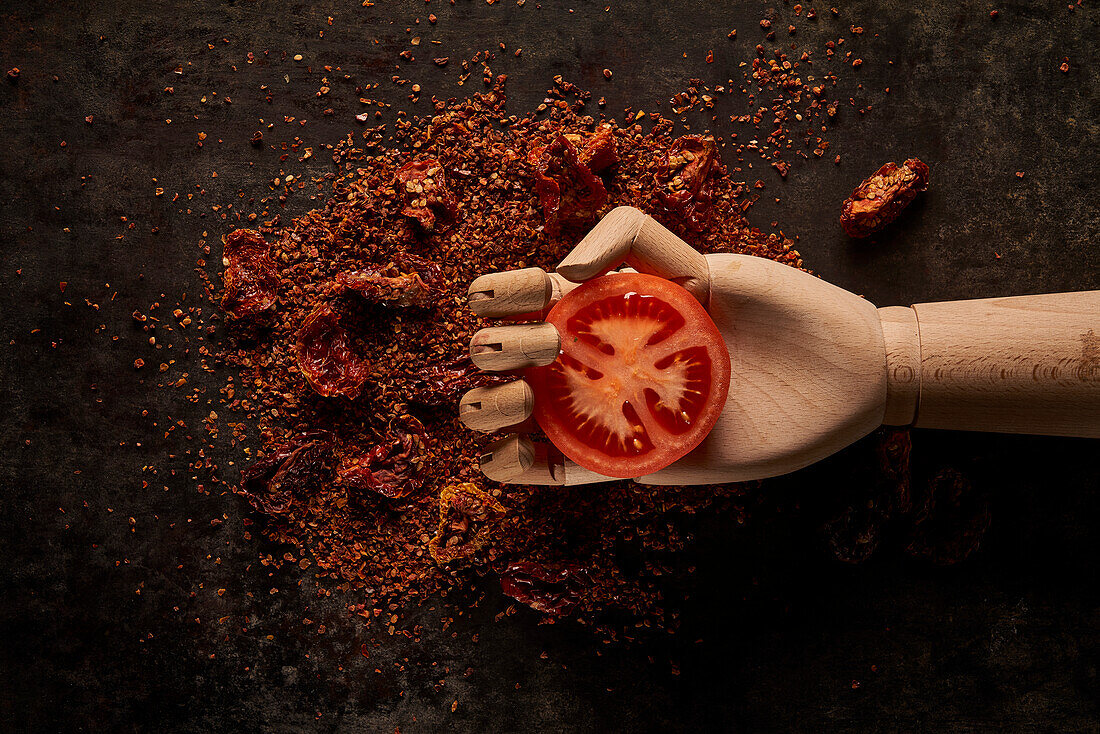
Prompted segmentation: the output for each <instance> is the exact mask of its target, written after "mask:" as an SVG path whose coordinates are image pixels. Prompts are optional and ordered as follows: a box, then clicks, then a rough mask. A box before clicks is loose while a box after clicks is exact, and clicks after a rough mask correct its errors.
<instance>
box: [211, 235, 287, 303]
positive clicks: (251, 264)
mask: <svg viewBox="0 0 1100 734" xmlns="http://www.w3.org/2000/svg"><path fill="white" fill-rule="evenodd" d="M222 265H224V266H225V274H224V275H223V276H222V278H223V282H224V284H225V292H224V294H223V295H222V309H223V310H224V311H225V312H226V313H227V314H229V315H230V316H232V317H234V318H238V319H243V318H246V317H249V316H254V315H256V314H258V313H261V312H263V311H266V310H267V309H269V308H271V306H272V305H273V304H274V303H275V296H276V291H277V289H278V286H279V274H278V272H276V270H275V265H274V264H273V263H272V262H271V258H270V254H269V248H268V246H267V242H265V241H264V238H263V237H262V236H261V235H260V233H259V232H256V231H254V230H251V229H238V230H235V231H233V232H230V233H229V234H228V235H227V236H226V238H225V248H224V250H223V251H222Z"/></svg>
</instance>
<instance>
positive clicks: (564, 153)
mask: <svg viewBox="0 0 1100 734" xmlns="http://www.w3.org/2000/svg"><path fill="white" fill-rule="evenodd" d="M527 160H528V163H530V164H531V165H533V166H534V167H535V192H536V193H537V194H538V195H539V201H540V202H541V203H542V213H543V216H544V217H545V219H546V225H547V227H549V228H550V229H551V230H556V229H558V228H560V227H561V226H564V225H572V224H582V223H584V222H586V221H588V220H590V219H591V218H592V217H594V216H595V215H596V212H597V211H598V210H599V208H600V207H601V206H603V205H604V204H605V203H606V202H607V189H606V188H605V187H604V185H603V181H601V180H600V179H599V177H598V176H596V175H595V174H594V173H592V171H591V170H590V169H589V168H588V166H586V165H585V164H584V163H582V162H581V160H580V155H579V154H578V153H577V149H576V148H575V147H574V146H573V144H572V143H571V142H569V139H568V138H566V137H565V136H564V135H562V134H561V133H558V134H557V135H556V136H555V137H554V139H553V140H552V141H550V144H549V145H545V146H538V147H535V148H533V149H532V150H531V152H530V154H529V155H528V157H527Z"/></svg>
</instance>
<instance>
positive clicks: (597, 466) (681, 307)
mask: <svg viewBox="0 0 1100 734" xmlns="http://www.w3.org/2000/svg"><path fill="white" fill-rule="evenodd" d="M546 320H547V321H548V322H550V323H551V324H553V325H554V326H555V327H557V329H558V333H559V334H561V353H560V354H559V355H558V359H557V361H555V362H554V363H553V364H550V365H547V366H546V367H539V368H536V369H532V370H529V371H528V374H527V378H528V381H529V382H530V383H531V384H532V387H533V388H534V391H535V418H536V420H537V421H538V423H539V425H540V426H541V427H542V430H543V431H544V432H545V433H546V435H547V437H548V438H549V439H550V441H551V442H552V443H553V444H554V445H555V446H556V447H557V448H558V449H559V450H560V451H561V452H562V453H563V454H565V455H566V456H567V457H569V458H570V459H572V460H573V461H575V462H576V463H577V464H580V465H581V466H583V467H584V468H586V469H589V470H591V471H594V472H597V473H599V474H603V475H605V476H612V477H640V476H643V475H645V474H651V473H653V472H655V471H657V470H659V469H663V468H664V467H666V466H668V465H669V464H671V463H673V462H674V461H676V460H677V459H679V458H681V457H683V456H684V455H685V454H687V453H688V452H690V451H691V450H692V449H693V448H695V447H696V446H698V445H699V444H700V442H702V440H703V439H704V438H705V437H706V435H707V434H708V433H709V432H710V429H711V428H713V427H714V424H715V422H717V420H718V416H719V415H720V414H721V413H722V406H723V405H725V402H726V395H727V394H728V392H729V385H730V356H729V351H728V350H727V349H726V344H725V341H724V340H723V339H722V335H721V334H720V333H718V329H717V327H715V325H714V322H713V321H711V318H710V316H709V315H708V314H707V312H706V309H704V308H703V307H702V306H701V305H699V302H698V301H696V300H695V298H694V297H692V295H691V294H690V293H688V292H687V291H686V290H684V289H683V288H681V287H680V286H678V285H676V284H675V283H672V282H671V281H668V280H665V279H664V278H658V277H656V276H653V275H643V274H641V273H626V274H611V275H605V276H602V277H600V278H596V279H594V280H590V281H588V282H587V283H585V284H583V285H581V286H580V287H578V288H577V289H576V290H574V291H572V292H570V293H568V294H566V296H565V297H564V298H562V299H561V301H560V302H559V303H558V304H557V305H556V306H554V308H553V309H551V310H550V313H549V314H548V315H547V317H546Z"/></svg>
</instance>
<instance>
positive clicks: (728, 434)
mask: <svg viewBox="0 0 1100 734" xmlns="http://www.w3.org/2000/svg"><path fill="white" fill-rule="evenodd" d="M624 262H625V263H627V264H628V265H630V266H632V267H633V268H635V269H636V270H638V271H641V272H646V273H650V274H653V275H659V276H661V277H665V278H668V279H670V280H672V281H674V282H677V283H679V284H680V285H682V286H683V287H684V288H686V289H687V290H688V291H689V292H690V293H691V294H692V295H694V296H695V297H696V298H697V299H698V300H699V301H700V302H701V303H703V304H704V305H705V306H707V308H708V310H709V312H710V314H711V317H712V318H713V319H714V322H715V324H716V325H717V326H718V329H719V331H720V332H721V333H722V336H723V338H724V339H725V342H726V346H727V348H728V349H729V352H730V359H731V363H732V368H733V369H732V378H731V385H730V390H729V397H728V399H727V402H726V405H725V408H724V410H723V412H722V415H721V417H720V418H719V420H718V422H717V424H716V425H715V426H714V428H713V429H712V430H711V432H710V434H709V435H708V436H707V438H706V439H704V441H703V443H702V444H700V445H699V447H698V448H696V449H695V450H694V451H692V452H691V453H690V454H688V455H687V456H685V457H684V458H683V459H680V460H679V461H677V462H676V463H674V464H672V465H671V466H669V467H667V468H665V469H662V470H661V471H659V472H656V473H654V474H651V475H648V476H644V477H639V478H638V479H639V481H642V482H645V483H649V484H710V483H720V482H730V481H745V480H751V479H760V478H764V477H769V476H774V475H777V474H783V473H786V472H790V471H794V470H796V469H799V468H801V467H804V466H806V465H808V464H811V463H813V462H815V461H818V460H819V459H822V458H824V457H826V456H828V455H830V454H832V453H834V452H836V451H838V450H839V449H841V448H843V447H845V446H847V445H848V444H850V443H852V442H854V441H856V440H857V439H859V438H860V437H862V436H864V435H866V434H867V433H869V432H871V431H872V430H874V429H875V428H877V427H878V426H880V425H882V424H883V423H886V424H889V425H910V424H915V425H917V426H927V427H933V428H955V429H963V430H988V431H1007V432H1018V433H1045V434H1056V435H1067V436H1090V437H1100V291H1087V292H1082V293H1063V294H1052V295H1044V296H1023V297H1016V298H997V299H984V300H975V301H956V302H950V303H936V304H922V305H917V306H914V307H897V306H894V307H888V308H881V309H879V308H876V307H875V306H874V305H873V304H871V303H870V302H868V301H866V300H864V299H862V298H860V297H859V296H857V295H855V294H853V293H849V292H848V291H845V290H843V289H841V288H838V287H836V286H834V285H831V284H829V283H827V282H825V281H823V280H821V279H819V278H816V277H814V276H812V275H809V274H807V273H804V272H802V271H800V270H797V269H795V268H791V267H788V266H786V265H782V264H779V263H776V262H773V261H771V260H766V259H763V258H758V257H752V256H748V255H732V254H717V255H707V256H705V257H704V256H703V255H702V254H700V253H699V252H697V251H696V250H694V249H693V248H692V247H691V246H690V245H688V244H687V243H685V242H683V241H682V240H680V239H679V238H678V237H676V236H675V235H674V234H672V233H671V232H669V231H668V230H667V229H665V228H664V227H663V226H661V225H660V224H659V223H657V222H656V221H655V220H653V219H652V218H650V217H648V216H647V215H645V214H644V213H643V212H641V211H639V210H637V209H633V208H630V207H619V208H617V209H615V210H613V211H611V212H610V213H609V214H608V215H607V216H605V217H604V218H603V219H602V220H601V221H600V222H599V223H598V224H597V225H596V226H595V227H594V228H593V229H592V231H591V232H589V233H588V235H587V236H585V238H584V239H583V240H582V241H581V242H580V244H578V245H577V247H576V248H575V249H574V250H573V251H572V252H571V253H570V254H569V255H568V256H567V257H566V258H565V260H563V261H562V263H561V264H560V265H559V266H558V268H557V272H556V273H554V274H547V273H544V272H543V271H541V270H539V269H537V268H528V269H525V270H518V271H510V272H504V273H494V274H491V275H485V276H482V277H480V278H478V279H476V280H475V281H474V282H473V284H471V286H470V307H471V309H473V311H474V312H475V313H477V314H479V315H482V316H487V317H512V318H515V317H516V316H521V315H525V316H530V317H532V318H535V317H538V316H539V315H540V314H544V313H545V311H546V309H548V308H549V307H550V306H552V305H553V304H554V303H556V302H557V300H558V299H560V298H561V296H562V295H564V294H565V293H567V292H568V291H569V290H571V289H572V288H573V287H575V286H576V284H577V283H579V282H583V281H584V280H587V279H589V278H593V277H596V276H598V275H602V274H604V273H606V272H608V271H609V270H612V269H614V268H616V267H618V266H619V265H621V264H622V263H624ZM559 346H560V344H559V337H558V334H557V332H556V330H555V329H554V327H552V326H551V325H549V324H546V323H531V324H512V325H507V326H493V327H489V328H487V329H482V330H481V331H479V332H478V333H477V334H475V335H474V337H473V339H472V340H471V344H470V353H471V357H472V358H473V360H474V362H475V364H477V365H478V366H479V367H480V368H482V369H486V370H515V369H522V368H525V367H533V366H539V365H543V364H549V363H550V362H552V361H554V359H555V358H556V357H557V354H558V350H559ZM533 405H534V395H533V393H532V391H531V388H530V387H529V386H528V385H527V384H526V383H525V382H524V381H523V380H521V379H520V380H516V381H515V382H512V383H509V384H506V385H502V386H497V387H491V388H479V389H476V390H472V391H470V392H469V393H467V394H466V395H465V396H464V397H463V398H462V401H461V402H460V405H459V417H460V419H461V420H462V421H463V422H464V423H465V424H466V425H467V426H469V427H471V428H474V429H476V430H481V431H486V432H493V431H497V430H501V429H507V428H510V427H514V426H518V425H520V424H523V423H524V422H525V421H527V420H528V419H529V418H530V415H531V411H532V408H533ZM481 466H482V471H483V472H484V473H485V474H486V476H488V477H489V478H491V479H495V480H498V481H505V482H513V483H523V484H585V483H591V482H598V481H608V480H609V478H607V477H602V476H600V475H597V474H594V473H592V472H590V471H588V470H586V469H583V468H582V467H579V466H577V465H576V464H573V463H572V462H570V461H568V460H566V459H564V458H563V457H561V455H560V454H559V453H558V452H557V451H556V450H554V449H553V448H552V447H549V446H547V445H546V444H545V443H539V444H535V443H533V442H531V441H530V440H529V439H527V438H526V437H524V436H521V435H519V434H517V433H513V434H511V435H509V436H506V437H505V438H503V439H501V440H499V441H497V442H496V443H495V444H493V445H492V446H491V447H490V448H489V450H488V451H487V452H486V453H485V455H483V456H482V461H481Z"/></svg>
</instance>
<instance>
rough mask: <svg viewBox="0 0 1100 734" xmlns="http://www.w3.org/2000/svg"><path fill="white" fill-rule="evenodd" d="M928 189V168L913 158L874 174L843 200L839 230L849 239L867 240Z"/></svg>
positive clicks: (885, 166)
mask: <svg viewBox="0 0 1100 734" xmlns="http://www.w3.org/2000/svg"><path fill="white" fill-rule="evenodd" d="M927 188H928V166H926V165H925V164H924V163H922V162H920V161H919V160H917V159H916V158H910V159H909V160H907V161H905V163H903V164H902V165H901V166H900V167H899V166H898V164H896V163H894V162H893V161H891V162H889V163H887V164H886V165H884V166H883V167H882V168H880V169H878V170H877V171H875V174H874V175H873V176H871V177H870V178H868V179H866V180H864V181H863V183H861V184H860V185H859V186H857V187H856V190H855V191H853V192H852V195H851V196H849V197H848V198H847V199H845V200H844V204H843V206H842V207H841V211H840V226H841V227H843V228H844V231H845V232H847V233H848V236H849V237H867V236H869V235H871V234H872V233H874V232H877V231H878V230H880V229H882V228H883V227H885V226H886V225H887V224H889V223H890V222H892V221H894V220H895V219H897V217H898V215H899V214H901V211H902V209H904V208H905V207H907V206H909V204H910V202H912V201H913V199H914V198H916V196H917V194H918V193H919V192H921V191H924V190H925V189H927Z"/></svg>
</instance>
